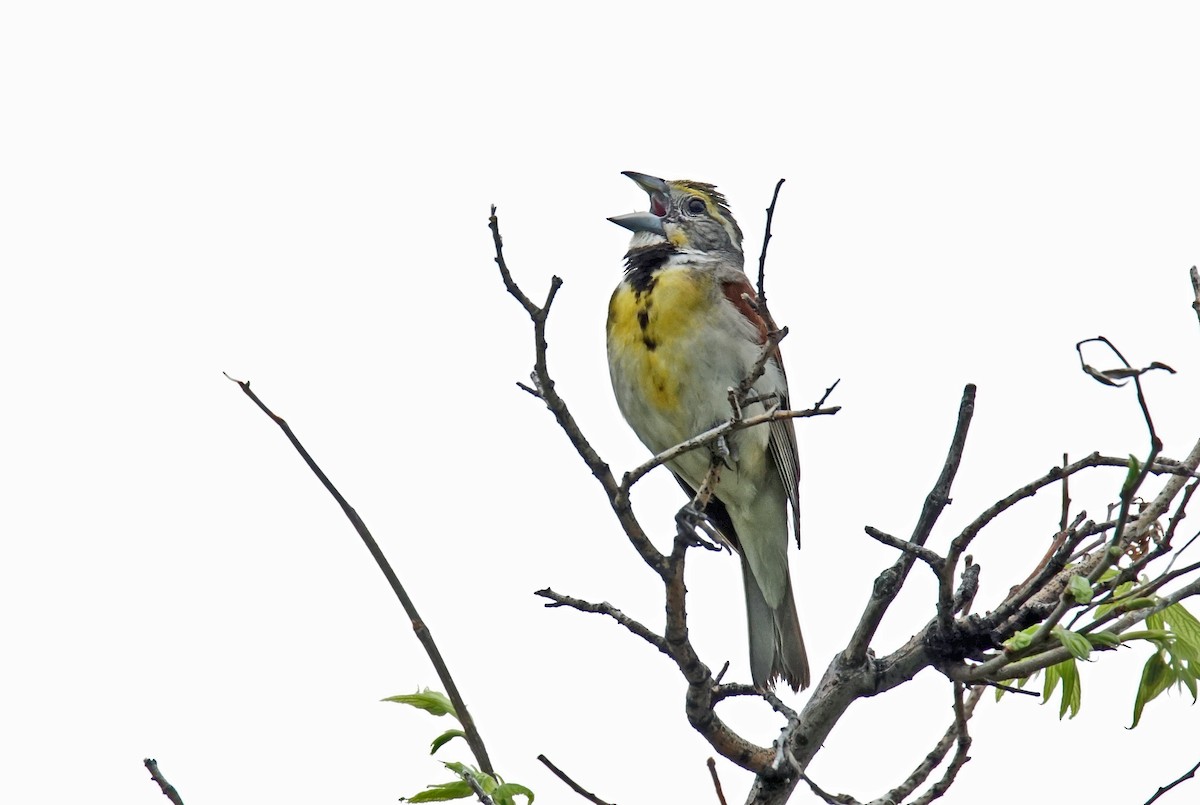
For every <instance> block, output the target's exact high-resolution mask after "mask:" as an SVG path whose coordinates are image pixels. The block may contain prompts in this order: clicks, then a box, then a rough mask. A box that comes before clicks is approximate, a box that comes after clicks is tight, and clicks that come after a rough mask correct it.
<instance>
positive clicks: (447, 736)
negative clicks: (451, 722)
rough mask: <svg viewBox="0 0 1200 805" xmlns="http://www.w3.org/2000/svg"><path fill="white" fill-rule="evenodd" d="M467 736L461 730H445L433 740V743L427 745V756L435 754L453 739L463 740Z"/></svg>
mask: <svg viewBox="0 0 1200 805" xmlns="http://www.w3.org/2000/svg"><path fill="white" fill-rule="evenodd" d="M465 737H467V734H466V733H465V732H463V731H462V730H446V731H445V732H443V733H442V734H441V735H439V736H438V737H436V738H434V739H433V743H431V744H430V745H429V754H431V755H434V754H437V750H439V749H441V748H442V747H443V746H445V745H446V744H448V743H449V742H450V741H452V740H454V739H455V738H465Z"/></svg>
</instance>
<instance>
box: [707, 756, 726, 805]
mask: <svg viewBox="0 0 1200 805" xmlns="http://www.w3.org/2000/svg"><path fill="white" fill-rule="evenodd" d="M708 773H709V774H711V775H712V781H713V788H715V789H716V791H717V801H718V802H720V803H721V805H729V803H727V802H726V801H725V792H724V791H722V790H721V778H720V777H718V776H717V761H716V758H711V757H710V758H709V759H708Z"/></svg>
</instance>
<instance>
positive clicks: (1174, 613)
mask: <svg viewBox="0 0 1200 805" xmlns="http://www.w3.org/2000/svg"><path fill="white" fill-rule="evenodd" d="M1159 614H1161V615H1162V616H1163V617H1164V618H1165V619H1166V621H1167V623H1169V624H1170V625H1171V631H1172V632H1174V633H1175V639H1176V640H1178V641H1179V642H1181V643H1184V644H1186V645H1188V646H1191V647H1193V648H1194V649H1195V650H1196V651H1197V652H1200V621H1198V620H1196V616H1195V615H1193V614H1192V613H1190V612H1188V611H1187V610H1186V609H1184V608H1183V604H1171V606H1169V607H1167V608H1166V609H1164V610H1163V611H1162V612H1161V613H1159ZM1149 621H1150V619H1149V618H1147V619H1146V622H1147V623H1149Z"/></svg>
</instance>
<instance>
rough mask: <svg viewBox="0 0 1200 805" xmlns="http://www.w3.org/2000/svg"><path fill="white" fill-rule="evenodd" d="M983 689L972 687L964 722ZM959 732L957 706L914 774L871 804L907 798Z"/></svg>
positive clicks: (933, 767)
mask: <svg viewBox="0 0 1200 805" xmlns="http://www.w3.org/2000/svg"><path fill="white" fill-rule="evenodd" d="M983 691H984V688H983V687H982V686H981V687H977V688H972V689H971V694H970V695H969V696H967V700H966V702H965V703H964V704H963V708H962V715H963V721H964V724H965V722H966V720H967V719H970V718H971V716H972V715H973V714H974V713H975V705H977V704H978V703H979V699H980V698H981V697H982V695H983ZM1020 692H1021V693H1025V692H1026V691H1023V690H1022V691H1020ZM1035 695H1036V694H1035ZM959 734H960V733H959V711H958V708H957V707H956V708H955V713H954V721H953V722H951V724H950V726H949V727H948V728H947V729H946V733H945V735H943V736H942V737H941V740H939V741H938V742H937V744H936V745H935V746H934V747H933V749H932V750H930V752H929V754H928V755H926V756H925V759H924V760H922V761H921V763H920V764H919V765H918V766H917V767H916V768H915V769H913V772H912V774H910V775H909V776H908V778H907V779H905V781H904V782H902V783H901V784H900V785H898V786H896V787H895V788H893V789H892V790H891V791H889V792H887V793H886V794H884V795H883V796H882V797H880V798H879V799H877V800H874V801H873V802H872V803H871V805H885V803H898V802H903V801H904V800H905V799H907V798H908V797H909V796H910V795H911V794H912V792H914V791H916V790H917V788H918V787H919V786H920V785H921V784H922V783H924V782H925V780H926V779H928V778H929V775H930V774H932V773H933V770H934V769H936V768H937V767H938V766H940V765H941V763H942V761H943V760H945V759H946V754H947V753H948V752H949V751H950V747H951V746H953V745H954V742H955V739H956V738H958V737H959Z"/></svg>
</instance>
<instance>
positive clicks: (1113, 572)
mask: <svg viewBox="0 0 1200 805" xmlns="http://www.w3.org/2000/svg"><path fill="white" fill-rule="evenodd" d="M1119 575H1121V570H1120V568H1115V567H1110V568H1109V569H1108V570H1106V571H1104V572H1103V573H1101V574H1100V583H1101V584H1103V583H1104V582H1106V581H1112V580H1113V579H1115V578H1116V577H1117V576H1119Z"/></svg>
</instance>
